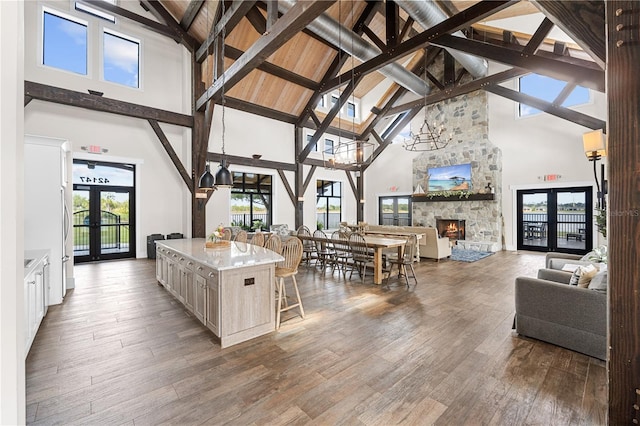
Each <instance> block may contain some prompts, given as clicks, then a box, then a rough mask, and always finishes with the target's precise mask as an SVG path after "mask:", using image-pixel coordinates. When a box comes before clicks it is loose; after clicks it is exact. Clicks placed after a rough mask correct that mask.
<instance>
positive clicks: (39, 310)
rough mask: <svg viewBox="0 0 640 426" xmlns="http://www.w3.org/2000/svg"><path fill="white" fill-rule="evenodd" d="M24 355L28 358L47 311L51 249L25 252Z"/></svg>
mask: <svg viewBox="0 0 640 426" xmlns="http://www.w3.org/2000/svg"><path fill="white" fill-rule="evenodd" d="M24 259H25V261H24V323H25V333H24V356H25V358H26V356H27V354H28V353H29V349H31V345H32V344H33V339H35V337H36V333H37V332H38V328H40V323H41V322H42V319H43V318H44V316H45V315H46V313H47V304H48V303H47V299H48V294H49V265H50V262H49V251H48V250H27V251H25V253H24Z"/></svg>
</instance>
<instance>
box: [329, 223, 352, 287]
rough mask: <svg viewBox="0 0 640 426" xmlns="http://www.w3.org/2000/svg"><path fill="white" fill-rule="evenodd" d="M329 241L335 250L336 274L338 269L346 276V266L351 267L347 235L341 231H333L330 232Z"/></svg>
mask: <svg viewBox="0 0 640 426" xmlns="http://www.w3.org/2000/svg"><path fill="white" fill-rule="evenodd" d="M331 241H332V244H333V248H334V250H335V252H336V255H335V259H336V264H337V266H338V275H340V270H342V273H343V274H344V277H345V278H346V277H347V268H352V267H353V256H352V254H351V248H350V247H349V237H347V236H345V235H344V233H343V232H341V231H334V232H333V233H332V234H331Z"/></svg>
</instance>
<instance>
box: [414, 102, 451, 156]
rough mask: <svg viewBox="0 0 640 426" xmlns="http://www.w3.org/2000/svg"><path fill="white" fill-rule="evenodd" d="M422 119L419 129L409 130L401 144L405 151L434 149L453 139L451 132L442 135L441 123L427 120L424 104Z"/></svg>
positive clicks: (443, 129)
mask: <svg viewBox="0 0 640 426" xmlns="http://www.w3.org/2000/svg"><path fill="white" fill-rule="evenodd" d="M424 110H425V113H424V116H425V117H424V121H423V122H422V126H420V130H419V131H418V132H417V133H414V132H413V131H411V132H410V133H409V138H408V139H405V141H404V142H403V144H402V146H403V147H404V149H406V150H407V151H413V152H424V151H436V150H438V149H442V148H444V147H446V146H447V145H448V144H449V142H451V139H453V133H449V134H448V135H443V133H444V132H445V128H444V125H443V124H440V126H438V125H437V124H436V123H435V122H434V123H433V125H430V124H429V121H428V120H427V107H426V105H425V109H424Z"/></svg>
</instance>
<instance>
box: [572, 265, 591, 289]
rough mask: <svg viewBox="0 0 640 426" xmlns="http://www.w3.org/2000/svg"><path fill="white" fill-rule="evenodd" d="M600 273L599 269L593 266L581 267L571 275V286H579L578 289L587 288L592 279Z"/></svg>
mask: <svg viewBox="0 0 640 426" xmlns="http://www.w3.org/2000/svg"><path fill="white" fill-rule="evenodd" d="M597 273H598V268H596V267H595V266H593V265H588V266H580V267H579V268H577V269H576V270H575V271H574V272H573V274H572V275H571V280H570V281H569V284H571V285H577V286H578V287H582V288H587V287H588V286H589V283H590V282H591V279H592V278H593V277H595V276H596V274H597Z"/></svg>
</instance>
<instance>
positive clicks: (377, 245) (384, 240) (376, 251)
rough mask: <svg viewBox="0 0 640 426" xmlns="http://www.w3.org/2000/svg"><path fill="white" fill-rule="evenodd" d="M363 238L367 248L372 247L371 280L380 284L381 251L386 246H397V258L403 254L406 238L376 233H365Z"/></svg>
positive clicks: (381, 268)
mask: <svg viewBox="0 0 640 426" xmlns="http://www.w3.org/2000/svg"><path fill="white" fill-rule="evenodd" d="M364 240H365V242H366V243H367V246H368V247H369V248H372V249H373V282H374V283H375V284H382V273H383V266H384V265H383V263H382V251H383V250H384V249H388V248H394V247H397V248H398V259H401V258H402V255H403V254H404V246H405V244H406V243H407V239H406V238H394V237H383V236H378V235H372V234H369V235H365V236H364Z"/></svg>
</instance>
